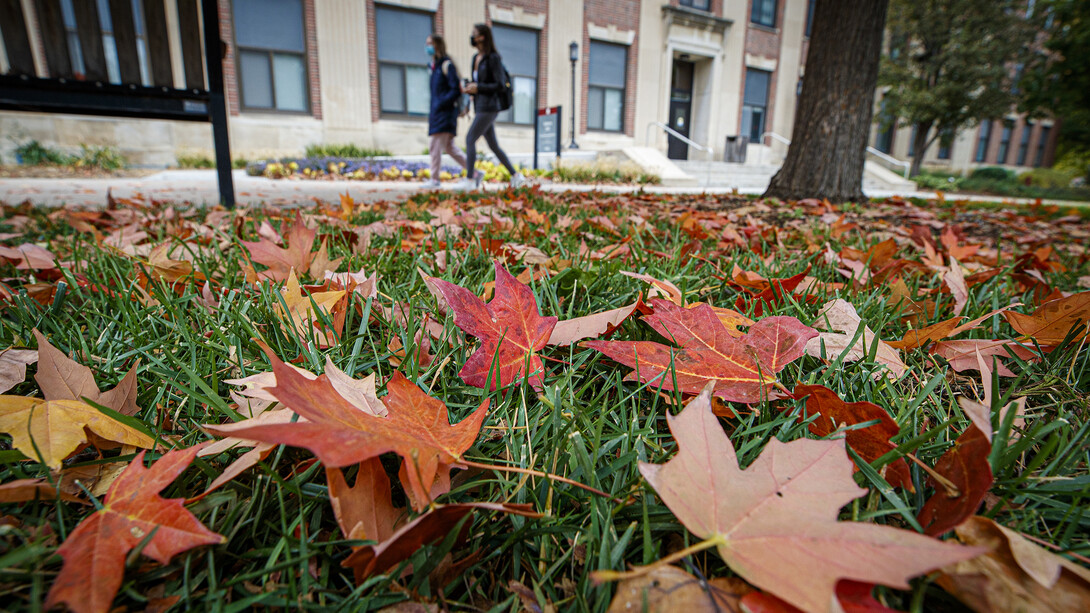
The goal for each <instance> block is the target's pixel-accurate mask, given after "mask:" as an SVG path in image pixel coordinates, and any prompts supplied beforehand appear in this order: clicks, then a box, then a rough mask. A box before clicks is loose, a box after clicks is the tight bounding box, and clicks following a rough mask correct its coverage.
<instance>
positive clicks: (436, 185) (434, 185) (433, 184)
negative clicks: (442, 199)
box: [420, 179, 441, 189]
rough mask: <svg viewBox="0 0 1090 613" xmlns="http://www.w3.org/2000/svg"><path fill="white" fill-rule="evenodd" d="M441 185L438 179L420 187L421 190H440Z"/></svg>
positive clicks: (425, 182)
mask: <svg viewBox="0 0 1090 613" xmlns="http://www.w3.org/2000/svg"><path fill="white" fill-rule="evenodd" d="M440 186H441V184H440V183H439V181H437V180H436V179H428V180H427V181H424V184H423V185H421V186H420V189H439V187H440Z"/></svg>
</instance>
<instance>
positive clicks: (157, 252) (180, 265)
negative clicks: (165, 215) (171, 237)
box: [148, 242, 204, 283]
mask: <svg viewBox="0 0 1090 613" xmlns="http://www.w3.org/2000/svg"><path fill="white" fill-rule="evenodd" d="M171 247H173V244H172V243H170V242H166V243H161V244H159V245H156V246H155V247H154V248H153V249H152V250H151V251H150V252H149V253H148V266H149V267H150V268H151V272H152V274H153V275H154V276H155V277H156V278H158V279H162V280H163V281H166V282H167V283H174V282H175V281H180V280H182V279H185V278H187V277H189V276H190V275H193V278H194V279H195V280H198V281H203V280H204V273H201V272H198V273H196V274H195V275H194V274H193V264H192V263H191V262H186V261H184V260H174V259H171V258H170V256H169V255H168V253H169V251H170V248H171Z"/></svg>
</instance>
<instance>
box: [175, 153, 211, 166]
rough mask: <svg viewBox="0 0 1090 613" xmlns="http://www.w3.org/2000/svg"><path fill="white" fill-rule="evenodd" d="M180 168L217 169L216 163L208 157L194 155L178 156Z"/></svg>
mask: <svg viewBox="0 0 1090 613" xmlns="http://www.w3.org/2000/svg"><path fill="white" fill-rule="evenodd" d="M177 160H178V168H187V169H188V168H215V167H216V162H215V160H213V159H212V158H210V157H208V156H207V155H201V154H199V153H194V154H191V155H185V154H183V155H179V156H177Z"/></svg>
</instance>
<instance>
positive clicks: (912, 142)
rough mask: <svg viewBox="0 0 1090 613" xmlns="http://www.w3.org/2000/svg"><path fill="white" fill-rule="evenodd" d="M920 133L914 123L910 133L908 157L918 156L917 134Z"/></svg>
mask: <svg viewBox="0 0 1090 613" xmlns="http://www.w3.org/2000/svg"><path fill="white" fill-rule="evenodd" d="M918 133H919V130H918V127H917V126H916V124H912V133H911V134H909V135H908V157H910V158H911V157H916V134H918Z"/></svg>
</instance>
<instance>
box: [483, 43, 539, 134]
mask: <svg viewBox="0 0 1090 613" xmlns="http://www.w3.org/2000/svg"><path fill="white" fill-rule="evenodd" d="M496 28H506V29H509V30H521V31H523V32H530V33H531V34H533V35H534V39H535V41H536V43H537V49H536V53H535V55H536V56H537V63H536V64H535V65H534V72H535V73H537V74H535V75H534V76H533V77H532V78H533V80H534V96H533V107H531V108H530V121H528V122H527V123H519V122H517V121H515V101H514V100H513V99H512V100H511V108H510V109H508V111H510V116H511V119H501V118H502V117H504V115H505V114H507V111H500V114H499V115H497V116H496V123H497V124H499V125H501V126H516V127H523V128H532V127H534V122H535V120H536V119H537V101H538V95H539V94H540V93H541V30H538V29H537V28H527V27H524V26H516V25H512V24H509V23H493V24H492V39H493V41H495V38H496ZM496 52H497V53H499V47H497V48H496ZM501 57H502V55H501ZM503 66H504V68H507V63H506V62H504V65H503ZM470 70H472V67H470ZM507 76H509V77H511V88H512V89H514V87H515V78H516V77H521V78H523V79H529V78H531V77H530V75H525V74H521V73H518V72H512V73H509V74H508V75H507ZM512 98H514V96H512Z"/></svg>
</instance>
